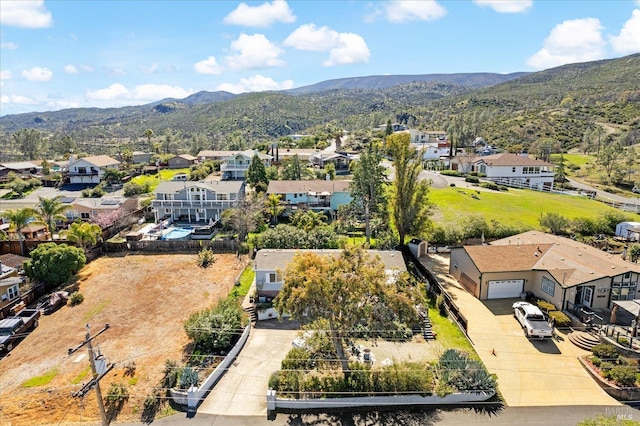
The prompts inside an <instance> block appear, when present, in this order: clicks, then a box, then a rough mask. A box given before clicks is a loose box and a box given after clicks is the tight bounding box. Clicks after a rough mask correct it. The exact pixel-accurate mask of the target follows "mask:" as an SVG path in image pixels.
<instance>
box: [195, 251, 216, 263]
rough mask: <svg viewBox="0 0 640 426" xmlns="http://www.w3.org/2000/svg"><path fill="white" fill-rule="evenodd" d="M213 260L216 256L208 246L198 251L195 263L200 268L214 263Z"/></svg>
mask: <svg viewBox="0 0 640 426" xmlns="http://www.w3.org/2000/svg"><path fill="white" fill-rule="evenodd" d="M215 261H216V256H215V255H214V254H213V250H211V249H210V248H204V249H202V250H200V252H199V253H198V260H197V264H198V266H199V267H201V268H208V267H209V266H210V265H211V264H213V263H215Z"/></svg>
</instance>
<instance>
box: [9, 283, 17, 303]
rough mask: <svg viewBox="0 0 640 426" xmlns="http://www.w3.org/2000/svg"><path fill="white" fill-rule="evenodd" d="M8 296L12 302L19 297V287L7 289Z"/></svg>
mask: <svg viewBox="0 0 640 426" xmlns="http://www.w3.org/2000/svg"><path fill="white" fill-rule="evenodd" d="M7 294H8V295H9V300H12V299H15V298H16V297H18V286H17V285H14V286H13V287H9V288H8V289H7Z"/></svg>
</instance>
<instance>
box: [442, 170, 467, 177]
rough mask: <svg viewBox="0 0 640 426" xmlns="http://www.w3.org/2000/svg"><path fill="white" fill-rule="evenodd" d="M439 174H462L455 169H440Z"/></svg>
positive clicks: (457, 175) (458, 175)
mask: <svg viewBox="0 0 640 426" xmlns="http://www.w3.org/2000/svg"><path fill="white" fill-rule="evenodd" d="M440 174H441V175H444V176H456V177H460V176H462V173H460V172H459V171H457V170H441V171H440Z"/></svg>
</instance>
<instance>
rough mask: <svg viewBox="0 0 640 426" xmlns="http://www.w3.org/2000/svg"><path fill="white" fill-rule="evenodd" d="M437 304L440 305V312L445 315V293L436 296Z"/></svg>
mask: <svg viewBox="0 0 640 426" xmlns="http://www.w3.org/2000/svg"><path fill="white" fill-rule="evenodd" d="M436 306H437V307H438V310H439V311H440V314H442V315H445V314H446V313H447V310H446V309H445V304H444V294H443V293H440V294H439V295H438V297H436Z"/></svg>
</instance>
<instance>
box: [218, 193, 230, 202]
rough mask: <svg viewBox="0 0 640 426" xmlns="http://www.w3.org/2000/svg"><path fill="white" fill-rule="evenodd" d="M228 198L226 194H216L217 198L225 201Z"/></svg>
mask: <svg viewBox="0 0 640 426" xmlns="http://www.w3.org/2000/svg"><path fill="white" fill-rule="evenodd" d="M228 199H229V196H228V195H227V194H218V200H220V201H227V200H228Z"/></svg>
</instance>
